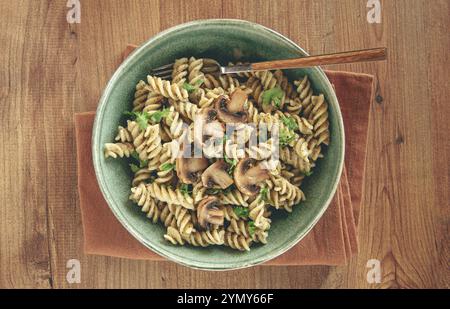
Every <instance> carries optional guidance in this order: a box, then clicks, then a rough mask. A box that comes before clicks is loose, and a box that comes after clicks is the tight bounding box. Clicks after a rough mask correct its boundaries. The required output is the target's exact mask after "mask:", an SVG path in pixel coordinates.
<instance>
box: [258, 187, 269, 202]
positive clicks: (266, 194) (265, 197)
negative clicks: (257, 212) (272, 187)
mask: <svg viewBox="0 0 450 309" xmlns="http://www.w3.org/2000/svg"><path fill="white" fill-rule="evenodd" d="M259 195H260V196H261V199H262V200H263V201H267V200H268V199H269V188H267V187H266V186H263V187H261V189H260V190H259Z"/></svg>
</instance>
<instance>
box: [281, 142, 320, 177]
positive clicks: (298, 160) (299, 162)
mask: <svg viewBox="0 0 450 309" xmlns="http://www.w3.org/2000/svg"><path fill="white" fill-rule="evenodd" d="M280 159H281V161H283V162H285V163H286V164H289V165H292V166H293V167H294V168H297V169H299V170H301V171H302V172H303V173H309V172H310V171H311V168H313V167H314V164H313V163H311V162H306V161H305V160H303V158H302V157H300V156H299V155H297V154H296V153H295V151H294V150H293V149H292V148H290V147H281V148H280Z"/></svg>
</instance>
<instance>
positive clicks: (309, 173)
mask: <svg viewBox="0 0 450 309" xmlns="http://www.w3.org/2000/svg"><path fill="white" fill-rule="evenodd" d="M303 174H304V175H305V176H308V177H309V176H311V175H312V174H313V171H305V172H303Z"/></svg>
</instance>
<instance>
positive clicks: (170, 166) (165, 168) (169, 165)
mask: <svg viewBox="0 0 450 309" xmlns="http://www.w3.org/2000/svg"><path fill="white" fill-rule="evenodd" d="M174 168H175V165H174V164H172V163H168V162H167V163H164V164H163V165H161V170H162V171H163V172H167V171H170V170H172V169H174Z"/></svg>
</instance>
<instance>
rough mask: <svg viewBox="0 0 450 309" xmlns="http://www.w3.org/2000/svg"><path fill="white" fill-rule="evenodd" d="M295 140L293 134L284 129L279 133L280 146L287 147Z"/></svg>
mask: <svg viewBox="0 0 450 309" xmlns="http://www.w3.org/2000/svg"><path fill="white" fill-rule="evenodd" d="M294 139H295V133H294V132H291V131H289V130H286V129H282V130H281V131H280V145H281V146H287V145H289V143H290V142H292V141H293V140H294Z"/></svg>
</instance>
